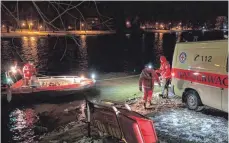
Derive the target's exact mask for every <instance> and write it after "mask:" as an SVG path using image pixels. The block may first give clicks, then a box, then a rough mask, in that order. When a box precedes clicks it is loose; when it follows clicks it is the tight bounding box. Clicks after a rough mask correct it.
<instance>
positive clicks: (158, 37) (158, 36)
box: [154, 33, 164, 63]
mask: <svg viewBox="0 0 229 143" xmlns="http://www.w3.org/2000/svg"><path fill="white" fill-rule="evenodd" d="M154 51H155V55H156V59H155V61H156V62H157V63H159V62H160V60H159V59H160V56H161V55H164V53H163V33H155V43H154Z"/></svg>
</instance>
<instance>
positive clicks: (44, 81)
mask: <svg viewBox="0 0 229 143" xmlns="http://www.w3.org/2000/svg"><path fill="white" fill-rule="evenodd" d="M95 83H96V81H95V80H94V79H89V78H83V77H78V76H45V77H37V79H36V80H35V82H34V83H33V84H31V85H30V86H23V80H22V79H20V80H18V81H16V82H15V83H12V84H11V85H10V86H9V87H8V88H7V90H5V95H6V97H7V101H8V102H10V101H11V100H12V98H14V97H25V96H31V95H33V96H38V95H39V96H41V95H45V96H51V97H56V96H65V95H72V94H75V93H77V92H78V91H82V90H87V89H90V88H93V87H94V86H95ZM3 94H4V93H3Z"/></svg>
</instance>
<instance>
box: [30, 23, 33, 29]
mask: <svg viewBox="0 0 229 143" xmlns="http://www.w3.org/2000/svg"><path fill="white" fill-rule="evenodd" d="M32 26H33V23H32V22H30V23H29V29H30V30H31V29H32Z"/></svg>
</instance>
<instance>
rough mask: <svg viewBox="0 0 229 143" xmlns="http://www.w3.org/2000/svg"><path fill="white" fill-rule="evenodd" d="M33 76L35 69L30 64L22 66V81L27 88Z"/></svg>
mask: <svg viewBox="0 0 229 143" xmlns="http://www.w3.org/2000/svg"><path fill="white" fill-rule="evenodd" d="M35 74H36V68H35V66H34V65H33V63H32V62H29V63H27V64H25V65H24V67H23V75H24V81H25V85H26V86H28V84H29V81H30V79H31V77H32V76H33V75H35Z"/></svg>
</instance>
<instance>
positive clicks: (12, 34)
mask: <svg viewBox="0 0 229 143" xmlns="http://www.w3.org/2000/svg"><path fill="white" fill-rule="evenodd" d="M114 33H115V31H54V32H53V31H25V30H23V31H15V32H14V31H11V32H10V33H6V32H1V37H3V38H7V37H22V36H47V35H50V36H66V35H70V34H71V35H105V34H114Z"/></svg>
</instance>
